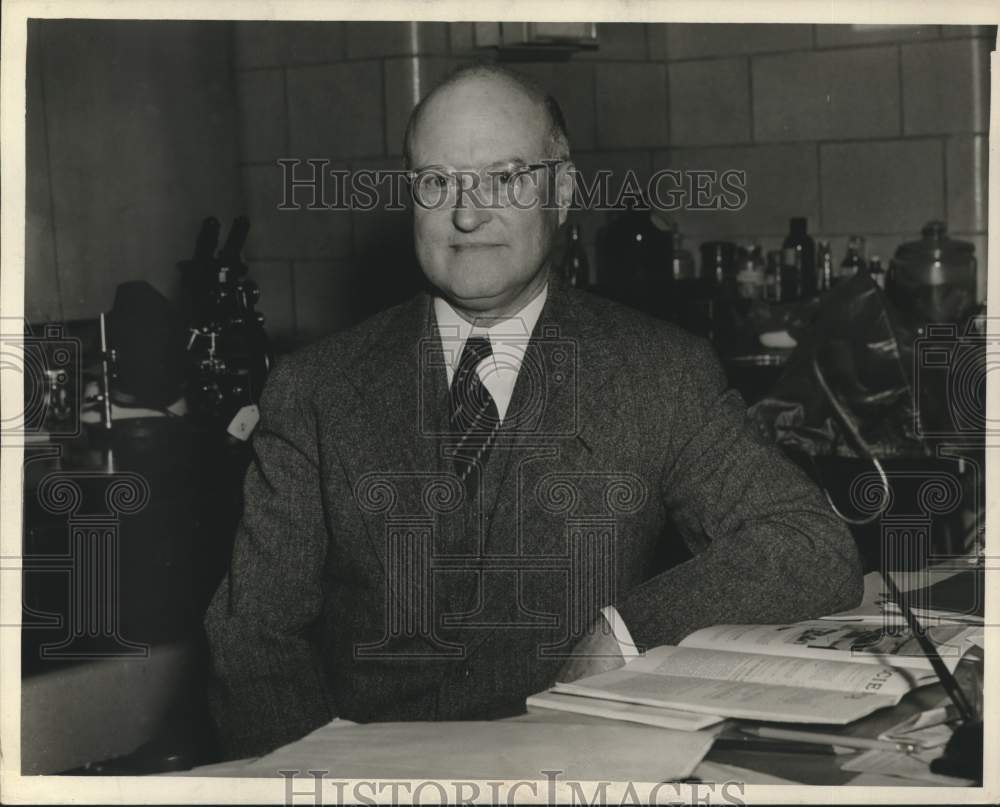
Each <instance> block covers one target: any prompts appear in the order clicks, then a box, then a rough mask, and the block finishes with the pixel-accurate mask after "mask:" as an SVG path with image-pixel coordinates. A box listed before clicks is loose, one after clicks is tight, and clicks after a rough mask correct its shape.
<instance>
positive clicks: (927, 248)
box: [885, 221, 976, 323]
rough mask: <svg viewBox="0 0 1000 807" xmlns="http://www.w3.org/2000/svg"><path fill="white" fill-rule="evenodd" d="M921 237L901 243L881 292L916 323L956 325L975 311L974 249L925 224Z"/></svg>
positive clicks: (938, 223) (935, 225) (942, 229)
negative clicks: (955, 323) (883, 291)
mask: <svg viewBox="0 0 1000 807" xmlns="http://www.w3.org/2000/svg"><path fill="white" fill-rule="evenodd" d="M921 234H922V235H923V238H922V239H921V240H919V241H910V242H908V243H905V244H902V245H901V246H900V247H899V248H898V249H897V250H896V254H895V256H893V259H892V261H891V262H890V264H889V272H888V274H887V276H886V284H885V288H886V293H887V294H888V296H889V299H890V300H892V302H893V303H894V304H895V305H896V307H897V308H899V309H900V311H902V312H903V313H904V314H907V315H909V316H911V317H912V318H913V319H914V320H915V321H917V322H928V323H944V322H960V321H962V320H963V319H965V317H967V316H968V315H969V314H970V313H972V311H973V310H974V309H975V307H976V256H975V247H974V246H973V245H972V244H970V243H968V242H966V241H957V240H955V239H952V238H949V237H948V236H947V228H946V226H945V224H944V222H941V221H932V222H929V223H928V224H927V225H926V226H925V227H924V228H923V230H922V231H921Z"/></svg>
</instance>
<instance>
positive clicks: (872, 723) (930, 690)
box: [171, 685, 963, 787]
mask: <svg viewBox="0 0 1000 807" xmlns="http://www.w3.org/2000/svg"><path fill="white" fill-rule="evenodd" d="M943 697H944V691H943V688H942V687H941V686H940V685H932V686H927V687H923V688H921V689H919V690H916V691H914V692H912V693H910V694H909V695H907V696H906V697H905V698H904V699H903V701H901V702H900V704H899V705H898V706H896V707H894V708H892V709H883V710H881V711H880V712H876V713H874V714H872V715H870V716H869V717H867V718H863V719H862V720H859V721H856V722H855V723H854V724H852V725H851V726H845V727H841V728H839V729H838V728H832V729H830V728H827V729H826V730H827V731H830V732H831V733H843V734H845V735H850V736H855V737H870V738H875V737H877V736H878V735H879V734H880V733H881V732H883V731H885V730H886V729H888V728H890V727H892V726H894V725H896V724H897V723H899V722H901V721H902V720H904V719H905V718H906V717H908V716H910V715H911V714H914V713H916V712H919V711H922V710H924V709H928V708H931V707H933V706H935V705H937V704H938V703H940V701H941V700H942V698H943ZM508 721H510V722H518V723H539V724H541V723H546V724H552V723H563V724H567V723H572V724H577V725H589V726H593V727H594V730H595V731H599V730H600V728H601V727H602V726H608V725H618V726H621V725H622V723H619V722H617V721H613V720H609V719H607V718H602V717H591V716H588V715H578V714H571V713H568V712H554V711H547V710H538V711H533V712H529V713H527V714H524V715H520V716H518V717H513V718H508ZM503 722H506V721H503ZM425 725H426V729H427V731H428V732H429V733H432V732H433V731H434V727H435V725H437V724H435V723H427V724H425ZM799 728H801V727H799ZM286 748H290V746H289V747H286ZM861 753H862V752H861V751H859V752H858V754H857V755H860V754H861ZM857 755H840V756H828V755H820V754H807V753H784V754H782V753H773V752H758V751H743V750H739V751H731V750H725V751H722V750H715V749H712V750H710V751H709V752H708V754H707V755H706V756H705V758H704V760H703V761H702V762H701V764H700V765H698V767H697V768H696V769H695V770H694V773H693V777H696V778H699V779H702V780H703V781H706V782H723V781H743V782H745V783H747V784H777V783H779V782H780V783H786V784H787V783H789V782H793V783H801V784H807V785H828V786H829V785H851V784H858V785H864V786H869V785H872V784H892V785H895V786H897V787H898V786H907V785H909V786H933V785H932V784H931V783H929V782H926V781H923V780H905V779H901V778H892V779H889V778H888V777H882V776H879V777H877V780H876V778H875V777H873V776H872V775H871V774H864V773H861V774H859V773H856V772H853V771H844V770H841V766H842V765H843V764H844V762H845V761H846V760H849V759H853V758H855V757H856V756H857ZM284 757H285V759H284V761H285V763H287V761H288V754H287V753H286V754H285V755H284ZM252 763H253V760H242V761H239V762H232V763H223V764H220V765H209V766H205V767H202V768H196V769H194V770H191V771H185V772H178V773H174V774H171V775H173V776H216V777H238V776H251V777H260V776H265V775H266V776H271V775H272V774H270V773H269V772H265V771H264V770H262V767H263V766H260V765H257V766H253V765H252ZM452 763H453V766H454V767H455V769H456V770H461V761H460V760H458V761H456V760H452ZM247 766H250V767H249V768H248V769H247V770H246V771H244V772H241V770H240V769H241V768H242V767H247ZM540 766H541V768H542V769H544V767H545V761H544V760H541V761H540ZM283 767H286V768H294V767H295V766H294V765H288V764H284V765H283ZM330 767H331V769H333V770H337V768H336V761H335V760H330ZM251 769H252V770H251ZM536 776H537V774H536ZM337 777H338V778H344V779H348V778H354V777H352V776H351V772H350V771H349V770H344V769H341V770H339V771H338V773H337ZM386 778H392V776H391V774H387V776H386ZM940 784H948V782H945V781H942V782H940ZM952 784H963V783H962V782H960V781H959V780H955V782H953V783H952Z"/></svg>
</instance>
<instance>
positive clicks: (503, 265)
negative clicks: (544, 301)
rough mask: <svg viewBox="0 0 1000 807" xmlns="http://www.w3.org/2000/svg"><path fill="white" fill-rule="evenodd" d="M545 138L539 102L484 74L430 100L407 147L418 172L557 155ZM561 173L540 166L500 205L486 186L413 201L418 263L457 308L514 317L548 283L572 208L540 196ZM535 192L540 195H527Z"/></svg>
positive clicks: (533, 160)
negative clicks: (434, 200) (438, 199)
mask: <svg viewBox="0 0 1000 807" xmlns="http://www.w3.org/2000/svg"><path fill="white" fill-rule="evenodd" d="M547 145H548V119H547V116H546V115H545V111H544V109H543V108H541V107H540V105H538V104H536V103H534V102H533V101H532V100H531V99H530V98H528V97H526V96H525V95H524V94H523V93H522V92H521V91H520V90H518V89H517V88H515V87H512V86H510V85H508V84H507V83H506V82H503V81H501V80H497V79H493V78H482V77H478V78H469V79H466V80H465V81H462V82H460V83H459V84H455V85H452V86H451V87H447V88H445V89H444V90H442V91H440V92H439V93H438V94H437V95H435V96H434V97H433V98H431V99H430V101H429V102H428V104H427V105H426V106H425V107H424V109H423V111H422V113H421V116H420V120H419V122H418V123H417V125H416V127H415V130H414V132H413V135H412V139H411V143H410V153H411V159H412V167H413V169H415V170H417V171H419V170H420V169H423V168H427V167H430V166H437V167H442V166H444V167H447V168H449V169H452V170H455V171H476V170H479V169H482V168H484V167H486V166H493V165H497V164H503V163H508V162H511V163H515V162H519V163H522V164H528V163H537V162H541V161H542V160H544V159H546V158H550V157H551V155H550V154H549V153H548V152H547V150H546V147H547ZM555 171H556V169H555V168H549V169H539V170H537V171H536V172H534V174H533V175H531V176H529V177H528V178H527V180H528V181H527V183H526V190H525V191H524V192H523V193H520V194H519V195H518V200H519V202H521V204H518V205H505V204H503V200H504V199H505V198H506V194H504V193H501V194H500V197H499V198H500V201H501V205H499V206H498V205H496V204H493V203H492V200H491V199H490V196H489V194H488V193H486V192H484V190H483V189H480V190H479V191H478V192H477V193H468V192H459V193H457V194H454V195H452V196H450V197H448V198H447V201H446V202H444V203H441V204H434V205H430V206H427V207H423V206H421V205H419V204H416V205H414V234H415V239H416V252H417V257H418V259H419V261H420V265H421V267H422V268H423V271H424V274H425V275H427V278H428V279H429V280H430V282H431V283H432V284H433V285H434V286H435V287H436V288H437V289H438V290H439V291H440V292H441V293H442V294H443V295H444V296H445V297H446V298H447V299H448V300H449V301H450V302H451V303H452V304H454V305H455V306H456V307H457V308H459V309H461V310H463V311H465V312H466V313H471V314H481V315H492V316H504V315H509V314H512V313H514V312H516V311H517V310H518V309H519V308H520V307H521V306H522V305H524V304H526V303H527V302H529V301H530V300H531V298H532V297H534V296H535V294H536V293H537V291H538V290H539V289H540V288H541V286H542V285H543V284H544V282H545V272H543V269H545V268H546V263H547V260H548V257H549V254H550V252H551V250H552V246H553V242H554V239H555V235H556V233H557V231H558V228H559V225H560V224H561V223H562V222H563V220H565V216H566V212H565V209H563V208H561V207H559V208H557V206H556V205H554V204H547V205H546V204H542V202H544V201H545V200H546V199H547V198H548V195H547V192H546V189H547V188H548V187H549V186H550V185H551V175H552V174H553V173H555ZM559 173H560V175H562V173H563V172H559ZM466 183H467V184H471V180H469V179H467V180H466ZM442 198H444V197H442ZM534 199H537V203H535V204H528V203H527V202H529V201H532V200H534ZM543 208H548V209H543Z"/></svg>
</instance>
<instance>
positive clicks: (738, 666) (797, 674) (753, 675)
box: [624, 646, 914, 697]
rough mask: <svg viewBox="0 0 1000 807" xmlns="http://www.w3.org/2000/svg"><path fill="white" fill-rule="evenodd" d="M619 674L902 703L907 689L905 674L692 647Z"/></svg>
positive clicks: (661, 650)
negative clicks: (814, 691) (773, 686)
mask: <svg viewBox="0 0 1000 807" xmlns="http://www.w3.org/2000/svg"><path fill="white" fill-rule="evenodd" d="M624 669H627V670H629V671H631V672H638V673H650V674H653V675H670V676H681V677H691V678H699V679H702V678H711V679H715V680H717V681H747V682H753V683H757V684H780V685H782V686H785V687H796V688H800V687H801V688H806V689H823V690H833V691H836V692H851V693H862V692H869V693H875V694H883V695H892V696H896V697H902V696H903V695H905V694H906V693H907V692H909V691H910V689H912V688H913V683H914V681H913V677H912V676H911V675H910V674H908V671H904V670H894V669H891V668H889V667H873V666H871V665H868V664H852V663H851V662H850V661H846V662H845V661H840V660H830V659H828V658H823V659H810V658H795V657H792V656H774V655H764V654H761V653H741V652H735V651H733V652H731V651H723V650H713V649H705V648H698V647H683V646H682V647H669V646H663V647H658V648H656V649H655V650H653V651H651V652H649V653H647V654H646V655H645V656H643V657H642V658H638V659H635V660H634V661H632V662H630V663H629V664H628V665H627V666H626V667H625V668H624Z"/></svg>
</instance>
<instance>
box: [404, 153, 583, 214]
mask: <svg viewBox="0 0 1000 807" xmlns="http://www.w3.org/2000/svg"><path fill="white" fill-rule="evenodd" d="M564 162H566V160H543V161H542V162H536V163H522V162H502V163H493V164H492V165H487V166H485V167H483V168H480V169H479V170H475V169H464V170H456V169H452V168H449V167H447V166H443V165H431V166H427V167H426V168H419V169H417V170H416V171H409V172H408V173H407V177H408V178H409V180H410V187H411V189H412V192H413V198H414V200H415V201H416V202H417V204H419V205H420V206H421V207H425V208H432V209H433V208H439V207H450V206H451V205H453V204H454V203H455V201H456V199H457V198H458V192H459V190H461V191H462V193H469V194H473V195H474V197H475V199H476V202H477V204H478V205H480V206H484V207H508V206H511V205H519V204H528V203H530V202H531V201H532V200H533V198H534V197H533V193H534V191H535V190H536V189H537V187H538V182H537V176H535V175H534V174H535V172H536V171H538V170H540V169H542V168H556V167H557V166H559V165H561V164H562V163H564Z"/></svg>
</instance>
